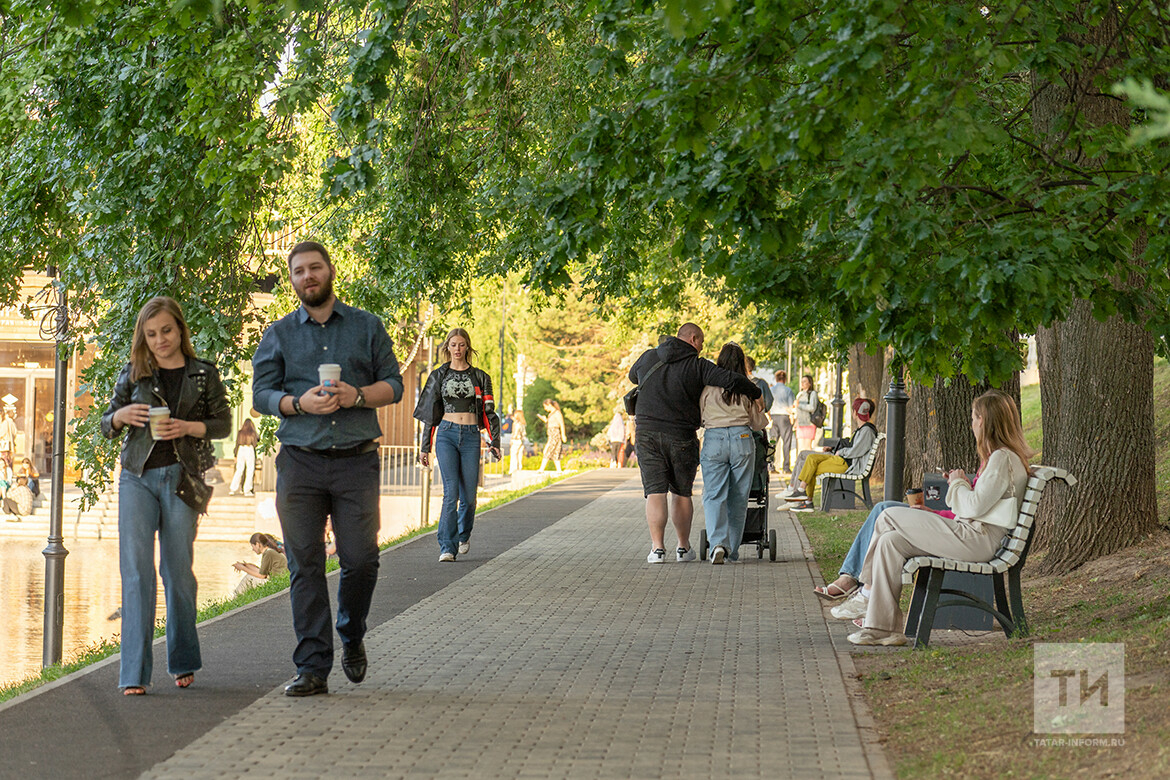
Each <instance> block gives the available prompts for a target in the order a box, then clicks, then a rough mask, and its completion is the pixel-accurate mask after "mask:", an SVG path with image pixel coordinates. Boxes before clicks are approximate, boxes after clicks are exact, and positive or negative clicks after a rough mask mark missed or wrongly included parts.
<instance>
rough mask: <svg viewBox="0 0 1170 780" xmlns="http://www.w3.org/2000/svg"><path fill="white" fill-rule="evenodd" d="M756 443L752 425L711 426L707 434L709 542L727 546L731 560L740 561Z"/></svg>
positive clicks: (705, 491) (702, 460)
mask: <svg viewBox="0 0 1170 780" xmlns="http://www.w3.org/2000/svg"><path fill="white" fill-rule="evenodd" d="M755 462H756V443H755V441H754V440H753V439H752V431H751V428H749V427H747V426H746V425H737V426H735V427H734V428H708V429H707V431H706V432H705V433H704V434H703V451H702V452H701V453H700V454H699V464H700V465H701V466H702V467H703V514H704V515H705V517H706V521H707V544H708V545H709V546H710V548H711V549H715V548H716V547H723V548H725V549H726V550H727V553H728V557H729V558H731V560H733V561H735V560H739V543H740V542H741V541H742V540H743V526H744V523H745V522H746V521H747V500H748V492H749V491H750V490H751V488H752V469H753V468H754V466H755Z"/></svg>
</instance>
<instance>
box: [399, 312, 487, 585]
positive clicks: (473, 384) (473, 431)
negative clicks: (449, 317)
mask: <svg viewBox="0 0 1170 780" xmlns="http://www.w3.org/2000/svg"><path fill="white" fill-rule="evenodd" d="M441 349H442V353H443V354H444V355H445V356H446V357H447V362H446V363H444V364H443V365H441V366H439V367H438V368H436V369H435V370H434V371H432V372H431V375H430V376H428V377H427V383H426V385H425V386H424V387H423V391H422V393H420V394H419V399H418V405H417V406H416V407H415V409H414V416H415V418H416V419H418V420H421V421H422V423H423V434H422V452H421V453H420V454H419V461H420V462H421V463H422V464H423V465H424V466H429V465H430V452H431V446H432V444H433V445H434V448H435V457H436V458H438V460H439V471H440V473H441V475H442V478H443V508H442V510H441V511H440V514H439V532H438V537H439V561H440V562H441V563H446V562H451V561H454V560H455V557H456V556H457V555H460V554H462V553H466V552H467V551H468V550H470V549H471V529H472V526H473V524H474V523H475V494H476V490H477V488H478V486H479V443H480V434H479V432H480V430H481V429H483V430H485V431H487V432H488V438H489V439H490V441H489V442H488V447H490V449H491V451H492V454H493V455H494V456H495V457H496V459H497V460H498V459H499V457H500V418H499V416H498V415H497V414H496V406H495V399H493V398H492V380H491V378H489V377H488V375H487V372H486V371H483V370H482V369H478V368H476V367H475V366H473V365H471V358H472V356H473V355H475V354H476V352H475V350H474V349H472V348H471V337H470V336H469V335H467V331H465V330H464V329H463V328H455V329H453V330H452V331H451V332H450V333H448V334H447V338H446V339H444V341H443V346H442V348H441Z"/></svg>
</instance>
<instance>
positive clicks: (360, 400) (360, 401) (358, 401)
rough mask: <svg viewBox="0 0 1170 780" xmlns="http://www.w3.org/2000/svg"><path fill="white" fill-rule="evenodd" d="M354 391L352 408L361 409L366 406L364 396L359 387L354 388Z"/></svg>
mask: <svg viewBox="0 0 1170 780" xmlns="http://www.w3.org/2000/svg"><path fill="white" fill-rule="evenodd" d="M354 390H357V398H355V399H354V402H353V408H354V409H361V408H362V407H364V406H365V405H366V394H365V393H363V392H362V389H361V388H360V387H355V388H354Z"/></svg>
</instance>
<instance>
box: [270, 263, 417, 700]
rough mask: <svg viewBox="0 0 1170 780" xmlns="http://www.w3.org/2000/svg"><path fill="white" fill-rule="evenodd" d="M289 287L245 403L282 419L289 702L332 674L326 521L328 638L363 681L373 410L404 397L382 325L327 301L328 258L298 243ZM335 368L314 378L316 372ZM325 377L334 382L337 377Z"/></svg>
mask: <svg viewBox="0 0 1170 780" xmlns="http://www.w3.org/2000/svg"><path fill="white" fill-rule="evenodd" d="M288 272H289V279H290V281H291V282H292V287H293V291H294V292H296V294H297V298H299V299H300V301H301V306H300V307H299V308H297V309H296V310H295V311H293V312H292V313H290V314H287V315H285V316H284V317H282V318H281V319H279V320H278V321H276V322H274V323H273V324H272V325H270V326H269V327H268V330H266V331H265V332H264V338H262V339H261V340H260V346H259V347H258V348H257V349H256V354H255V356H254V357H253V358H252V371H253V380H252V404H253V406H255V408H256V411H258V412H261V413H263V414H270V415H273V416H275V417H277V418H279V419H280V427H279V428H277V430H276V438H278V439H279V440H280V442H281V444H282V445H283V446H282V447H281V449H280V454H278V455H277V456H276V512H277V515H279V517H280V526H281V528H282V529H283V533H284V549H285V554H286V555H287V557H288V570H289V574H290V583H291V584H290V588H289V593H290V597H291V600H292V616H293V628H294V629H295V631H296V636H297V645H296V650H294V651H293V662H294V663H295V664H296V667H297V678H296V680H295V681H294V682H293V683H292V684H291V685H289V686H287V687H286V688H285V689H284V692H285V695H287V696H314V695H316V694H321V693H328V692H329V683H328V677H329V672H330V671H331V670H332V669H333V628H332V626H330V622H331V620H330V618H331V615H330V604H329V591H328V585H327V583H326V580H325V518H326V517H330V516H332V518H333V530H334V533H336V535H337V557H338V560H339V562H340V564H341V578H340V580H339V582H338V586H337V633H338V634H339V635H340V636H341V643H342V654H341V669H342V671H343V672H345V676H346V677H347V678H348V679H349V680H350V681H351V682H355V683H359V682H361V681H362V680H364V679H365V676H366V667H367V659H366V648H365V644H364V643H363V640H364V638H365V635H366V617H367V615H368V614H369V610H370V601H371V599H372V598H373V594H374V586H375V585H376V584H377V581H378V530H379V528H380V527H381V517H380V511H379V482H380V468H381V464H380V459H379V457H378V442H377V439H378V437H380V436H381V435H382V429H381V427H380V426H379V424H378V413H377V411H376V409H377V408H378V407H380V406H387V405H389V404H393V403H397V402H398V401H399V400H401V398H402V375H401V373H400V372H399V370H398V359H397V358H396V357H395V356H394V345H393V343H392V342H391V341H390V336H389V335H388V334H387V333H386V326H385V325H383V324H382V320H381V319H379V318H378V317H377V316H376V315H374V314H371V313H370V312H367V311H363V310H361V309H356V308H354V307H352V306H347V305H346V304H345V303H343V302H341V301H340V300H338V299H337V296H336V295H334V294H333V280H334V278H335V277H336V275H337V272H336V270H335V269H334V267H333V263H332V261H331V260H330V259H329V252H328V251H327V250H326V249H325V247H324V246H322V245H321V244H319V243H317V242H315V241H302V242H300V243H298V244H297V245H296V246H294V247H293V248H292V251H291V252H289V255H288ZM334 365H340V366H341V372H342V373H341V377H340V379H337V380H336V384H334V383H333V382H334V380H333V379H332V378H329V377H327V378H328V379H329V384H325V383H324V382H323V381H322V379H321V375H322V373H325V372H323V371H321V370H319V367H320V366H328V368H327V369H326V371H332V370H333V367H334ZM333 376H336V374H334V375H333Z"/></svg>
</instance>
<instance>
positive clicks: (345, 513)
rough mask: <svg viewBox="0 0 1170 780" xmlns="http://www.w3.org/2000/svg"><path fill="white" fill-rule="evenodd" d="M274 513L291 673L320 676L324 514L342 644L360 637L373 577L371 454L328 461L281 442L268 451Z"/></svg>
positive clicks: (326, 619) (327, 623)
mask: <svg viewBox="0 0 1170 780" xmlns="http://www.w3.org/2000/svg"><path fill="white" fill-rule="evenodd" d="M276 473H277V476H276V511H277V513H278V514H279V515H280V526H281V528H282V529H283V530H284V550H285V554H286V556H287V557H288V570H289V575H290V582H291V587H290V595H291V599H292V613H293V628H294V629H295V631H296V634H297V648H296V650H295V651H294V652H293V662H294V663H295V664H296V665H297V673H298V674H304V673H305V672H308V673H310V674H315V675H317V676H319V677H327V676H328V675H329V670H330V669H331V668H333V626H332V625H331V623H332V620H331V615H330V609H329V591H328V586H327V585H326V582H325V518H326V516H328V515H331V516H332V518H333V535H334V538H335V540H336V542H337V558H338V560H339V561H340V563H341V583H340V585H339V586H338V589H337V633H338V634H339V635H340V636H341V641H342V642H344V643H345V644H347V645H348V644H352V643H354V642H360V641H361V640H362V638H363V637H364V636H365V634H366V616H367V615H368V614H369V611H370V600H371V598H372V597H373V594H374V584H375V583H376V582H377V581H378V529H379V526H380V522H379V513H378V494H379V490H378V479H379V476H378V475H379V469H378V451H377V450H374V451H372V452H367V453H364V454H362V455H353V456H351V457H343V458H329V457H325V456H323V455H317V454H314V453H309V452H305V451H303V450H299V449H296V448H294V447H289V446H285V447H282V448H281V450H280V454H279V455H277V456H276Z"/></svg>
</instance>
